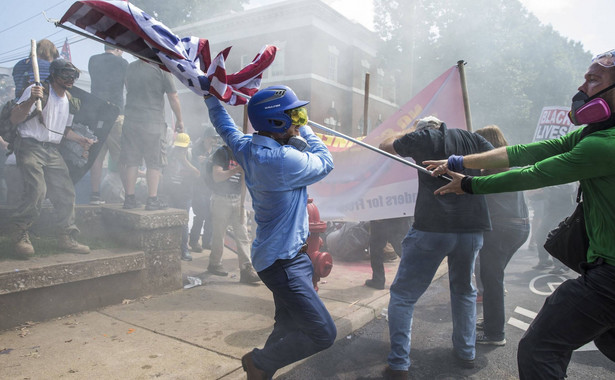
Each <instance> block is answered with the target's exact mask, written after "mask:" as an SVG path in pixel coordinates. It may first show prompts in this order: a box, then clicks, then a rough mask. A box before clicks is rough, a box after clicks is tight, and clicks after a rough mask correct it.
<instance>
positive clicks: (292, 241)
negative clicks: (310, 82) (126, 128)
mask: <svg viewBox="0 0 615 380" xmlns="http://www.w3.org/2000/svg"><path fill="white" fill-rule="evenodd" d="M205 104H207V107H208V108H209V118H210V119H211V122H212V123H213V125H214V126H215V128H216V131H217V132H218V134H219V135H220V136H221V137H222V139H223V140H224V142H225V143H226V144H227V145H228V146H229V147H230V148H231V150H232V152H233V155H234V156H235V159H236V160H237V162H238V163H239V165H241V167H242V168H243V170H244V173H245V181H246V186H247V188H248V190H249V191H250V195H251V196H252V206H253V208H254V213H255V219H256V224H257V225H258V227H257V230H256V238H255V240H254V242H253V243H252V264H253V266H254V269H255V270H256V271H257V272H258V276H259V277H260V278H261V280H262V281H263V283H265V285H267V287H268V288H269V289H270V290H271V292H272V293H273V300H274V303H275V307H276V310H275V324H274V326H273V331H272V333H271V335H270V336H269V338H268V339H267V342H266V343H265V347H263V348H262V349H256V348H255V349H254V350H252V351H251V352H249V353H247V354H246V355H244V356H243V357H242V359H241V363H242V365H243V368H244V370H245V371H246V372H247V374H248V379H249V380H250V379H268V378H271V377H272V376H273V375H274V373H275V371H277V370H278V369H280V368H282V367H284V366H286V365H288V364H291V363H294V362H296V361H298V360H301V359H303V358H306V357H308V356H310V355H313V354H315V353H317V352H319V351H322V350H324V349H326V348H328V347H330V346H331V345H332V344H333V342H334V341H335V336H336V333H337V332H336V328H335V324H334V323H333V319H332V318H331V315H329V312H328V311H327V309H326V308H325V305H324V304H323V303H322V301H321V300H320V298H319V297H318V294H317V293H316V291H315V290H314V286H313V284H312V274H313V267H312V262H311V260H310V258H309V256H308V255H307V254H306V252H307V245H306V244H305V242H306V239H307V237H308V233H309V225H308V213H307V189H306V186H308V185H311V184H313V183H315V182H318V181H319V180H321V179H322V178H324V177H325V176H326V175H327V174H328V173H329V172H330V171H331V170H333V158H332V157H331V154H330V153H329V151H328V150H327V147H326V146H325V145H324V144H323V143H322V141H321V140H320V139H319V138H318V137H316V135H314V132H312V130H311V128H310V127H308V126H307V125H306V124H307V120H308V118H307V111H306V109H305V107H304V106H305V105H306V104H308V102H307V101H302V100H299V99H298V98H297V96H296V95H295V93H294V92H293V91H292V90H291V89H290V88H288V87H286V86H273V87H268V88H266V89H263V90H261V91H259V92H257V93H256V94H255V95H254V96H253V97H252V99H250V102H249V103H248V117H249V119H250V123H251V124H252V127H253V128H254V129H255V130H256V131H257V132H256V133H255V134H253V135H246V134H243V133H242V132H241V131H239V130H238V129H237V128H236V126H235V123H234V122H233V120H232V119H231V117H230V116H229V115H228V113H227V112H226V110H225V109H224V107H222V105H221V104H220V102H219V101H218V100H217V99H216V98H214V97H211V96H206V99H205Z"/></svg>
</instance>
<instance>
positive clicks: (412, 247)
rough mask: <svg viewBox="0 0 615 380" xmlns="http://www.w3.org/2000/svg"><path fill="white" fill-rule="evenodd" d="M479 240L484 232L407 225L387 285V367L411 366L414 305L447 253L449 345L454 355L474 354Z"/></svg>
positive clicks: (465, 356)
mask: <svg viewBox="0 0 615 380" xmlns="http://www.w3.org/2000/svg"><path fill="white" fill-rule="evenodd" d="M482 245H483V233H482V232H466V233H438V232H424V231H419V230H416V229H414V228H411V229H410V231H409V232H408V234H407V235H406V237H405V238H404V241H403V242H402V250H403V254H402V258H401V262H400V263H399V269H398V270H397V276H396V277H395V280H394V281H393V284H392V285H391V300H390V302H389V334H390V341H391V352H390V354H389V357H388V363H389V366H390V367H391V369H394V370H407V369H408V368H409V367H410V340H411V334H412V313H413V312H414V305H415V304H416V302H417V301H418V299H419V298H420V297H421V295H423V293H424V292H425V290H427V288H428V287H429V284H431V280H432V279H433V277H434V275H435V274H436V271H437V270H438V266H439V265H440V263H441V262H442V260H444V258H445V257H448V269H449V271H448V276H449V282H450V292H451V309H452V310H451V311H452V316H453V348H454V349H455V352H456V354H457V356H458V357H460V358H462V359H474V356H475V354H476V350H475V343H476V288H475V287H474V285H473V284H472V272H473V271H474V260H475V258H476V255H477V254H478V251H479V250H480V248H481V246H482Z"/></svg>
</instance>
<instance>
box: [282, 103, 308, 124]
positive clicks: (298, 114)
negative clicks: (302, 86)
mask: <svg viewBox="0 0 615 380" xmlns="http://www.w3.org/2000/svg"><path fill="white" fill-rule="evenodd" d="M285 112H286V114H287V115H288V116H290V120H292V122H293V125H298V126H303V125H306V124H307V122H308V113H307V108H305V107H299V108H293V109H292V110H287V111H285Z"/></svg>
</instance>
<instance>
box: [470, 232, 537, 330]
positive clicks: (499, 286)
mask: <svg viewBox="0 0 615 380" xmlns="http://www.w3.org/2000/svg"><path fill="white" fill-rule="evenodd" d="M492 222H493V221H492ZM529 233H530V225H529V224H525V225H523V224H510V223H507V224H506V225H503V224H499V223H496V222H493V230H492V231H488V232H485V235H484V244H483V248H482V249H481V250H480V253H479V257H480V279H481V281H482V283H483V288H484V289H483V317H484V318H485V325H484V332H485V335H486V336H487V337H489V338H490V339H494V340H502V339H504V338H505V334H504V326H505V325H506V315H505V312H504V270H505V269H506V265H508V262H509V261H510V259H511V258H512V257H513V255H514V254H515V252H517V250H518V249H519V247H521V246H522V245H523V243H525V241H526V240H527V237H528V235H529Z"/></svg>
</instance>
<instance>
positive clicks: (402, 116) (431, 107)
mask: <svg viewBox="0 0 615 380" xmlns="http://www.w3.org/2000/svg"><path fill="white" fill-rule="evenodd" d="M462 99H463V98H462V91H461V80H460V76H459V70H458V68H457V66H453V67H452V68H451V69H449V70H447V71H446V72H445V73H444V74H442V75H440V76H439V77H438V78H436V79H435V80H434V81H433V82H431V83H430V84H429V85H428V86H427V87H425V88H424V89H423V90H422V91H421V92H419V93H418V94H417V95H416V96H415V97H414V98H412V99H411V100H410V101H409V102H408V103H406V104H405V105H404V106H403V107H402V108H400V109H399V110H398V111H397V112H396V113H395V114H393V116H391V117H390V118H388V119H387V120H386V121H385V122H383V123H382V124H381V125H380V126H379V127H378V128H376V129H375V130H374V131H372V132H371V133H370V134H368V135H367V136H366V137H365V139H364V140H363V141H364V142H366V143H368V144H370V145H373V146H376V147H377V146H378V145H379V144H380V142H381V141H383V140H384V139H386V138H387V137H388V136H390V135H392V134H397V133H399V132H401V131H404V130H407V129H408V128H410V127H411V126H412V125H413V123H414V121H415V120H416V119H420V118H423V117H426V116H430V115H433V116H436V117H437V118H439V119H440V120H443V121H444V122H445V123H446V125H447V127H448V128H464V129H467V127H466V123H465V114H464V107H463V100H462ZM321 137H322V138H323V141H324V142H325V144H327V145H328V146H329V148H330V151H331V152H332V154H333V159H334V163H335V169H334V170H333V172H331V174H329V175H328V176H327V177H326V178H325V179H324V180H323V181H320V182H318V183H317V184H314V185H312V186H310V187H309V189H308V193H309V196H310V197H312V198H314V203H315V204H316V205H317V206H318V209H319V211H320V217H321V219H323V220H345V221H368V220H378V219H388V218H397V217H401V216H410V215H413V213H414V203H415V200H416V195H417V185H418V182H417V171H416V169H414V168H412V167H410V166H407V165H404V164H402V163H400V162H397V161H394V160H392V159H390V158H387V157H386V156H383V155H381V154H378V153H376V152H372V151H370V150H368V149H365V148H363V147H361V146H358V145H356V144H353V143H350V142H348V141H346V140H344V139H340V138H339V137H332V136H326V135H321Z"/></svg>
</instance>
